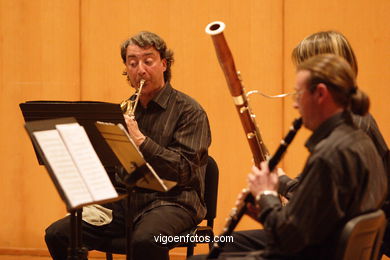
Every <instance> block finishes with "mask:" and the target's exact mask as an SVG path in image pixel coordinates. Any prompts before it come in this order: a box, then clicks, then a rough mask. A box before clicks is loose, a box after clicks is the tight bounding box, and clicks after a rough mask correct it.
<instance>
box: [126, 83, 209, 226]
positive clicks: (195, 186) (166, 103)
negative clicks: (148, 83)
mask: <svg viewBox="0 0 390 260" xmlns="http://www.w3.org/2000/svg"><path fill="white" fill-rule="evenodd" d="M135 119H136V121H137V123H138V127H139V129H140V131H141V132H142V133H143V134H144V135H145V136H146V139H145V141H144V142H143V143H142V144H141V145H140V147H139V148H140V151H141V152H142V154H143V155H144V158H145V160H146V161H147V162H148V163H149V164H150V165H151V166H152V167H153V168H154V169H155V171H156V173H157V174H158V175H159V176H160V177H161V178H164V179H167V180H172V181H176V182H177V183H178V184H177V186H176V187H174V188H173V189H171V190H170V191H168V192H152V191H148V190H144V189H140V188H136V189H135V191H134V194H133V195H132V209H133V214H134V217H135V219H136V218H137V217H139V216H140V215H141V214H142V213H144V212H146V211H148V210H150V209H152V208H156V207H159V206H162V205H176V206H179V207H182V208H184V209H186V210H188V212H189V213H190V214H191V215H192V216H193V218H194V221H196V222H200V221H201V220H202V219H203V217H204V216H205V214H206V209H205V205H204V202H203V193H204V174H205V169H206V163H207V155H208V153H207V150H208V147H209V145H210V142H211V134H210V128H209V122H208V119H207V115H206V113H205V111H204V110H203V109H202V107H201V106H200V105H199V104H198V103H197V102H196V101H195V100H194V99H192V98H191V97H189V96H187V95H185V94H184V93H182V92H180V91H178V90H176V89H173V88H172V87H171V85H170V84H166V85H165V87H164V88H163V89H162V90H161V91H160V92H159V93H158V94H157V95H156V96H155V97H154V98H153V100H151V101H150V102H149V103H148V106H147V108H144V107H142V106H140V105H139V106H137V109H136V112H135Z"/></svg>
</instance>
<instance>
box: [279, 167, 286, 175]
mask: <svg viewBox="0 0 390 260" xmlns="http://www.w3.org/2000/svg"><path fill="white" fill-rule="evenodd" d="M277 173H278V176H279V177H280V176H283V175H286V173H285V172H284V171H283V169H282V168H278V169H277Z"/></svg>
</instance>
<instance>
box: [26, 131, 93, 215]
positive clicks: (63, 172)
mask: <svg viewBox="0 0 390 260" xmlns="http://www.w3.org/2000/svg"><path fill="white" fill-rule="evenodd" d="M33 134H34V136H35V138H36V140H37V141H38V143H39V146H40V147H41V148H42V151H43V153H44V155H45V157H46V159H47V160H48V161H49V164H50V166H51V168H52V170H53V172H54V174H55V176H56V178H57V181H58V182H59V183H60V185H61V187H62V188H63V191H64V193H65V196H66V197H67V198H68V200H69V202H70V204H71V206H72V207H77V206H79V205H81V204H85V203H89V202H92V201H93V200H92V196H91V195H90V193H89V191H88V189H87V187H86V185H85V184H84V181H83V179H82V178H81V176H80V174H79V172H78V170H77V168H76V166H75V164H74V163H73V160H72V158H71V156H70V154H69V152H68V150H67V149H66V147H65V144H64V143H63V141H62V139H61V136H60V135H59V133H58V131H57V130H45V131H37V132H34V133H33Z"/></svg>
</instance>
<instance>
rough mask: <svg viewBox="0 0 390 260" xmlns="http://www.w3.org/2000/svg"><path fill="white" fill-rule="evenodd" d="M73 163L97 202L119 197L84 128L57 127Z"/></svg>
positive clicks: (65, 125) (64, 125)
mask: <svg viewBox="0 0 390 260" xmlns="http://www.w3.org/2000/svg"><path fill="white" fill-rule="evenodd" d="M56 128H57V130H58V132H59V133H60V135H61V137H62V139H63V141H64V143H65V144H66V147H67V149H68V150H69V152H70V155H71V157H72V159H73V161H74V162H75V164H76V167H77V168H78V170H79V172H80V174H81V176H82V178H83V179H84V181H85V183H86V185H87V188H88V190H89V192H90V194H91V195H92V198H93V199H94V200H95V201H98V200H105V199H111V198H115V197H117V196H118V194H117V192H116V190H115V188H114V186H113V185H112V183H111V180H110V178H109V177H108V175H107V172H106V170H105V169H104V167H103V165H102V163H101V162H100V159H99V157H98V156H97V154H96V152H95V150H94V148H93V146H92V144H91V142H90V140H89V138H88V135H87V133H86V132H85V129H84V127H82V126H80V125H79V124H77V123H74V124H61V125H56Z"/></svg>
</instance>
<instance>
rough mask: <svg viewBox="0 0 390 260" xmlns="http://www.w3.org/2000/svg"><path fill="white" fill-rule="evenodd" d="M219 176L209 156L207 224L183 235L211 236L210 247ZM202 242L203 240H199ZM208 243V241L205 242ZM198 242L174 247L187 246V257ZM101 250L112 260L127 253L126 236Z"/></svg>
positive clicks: (205, 194)
mask: <svg viewBox="0 0 390 260" xmlns="http://www.w3.org/2000/svg"><path fill="white" fill-rule="evenodd" d="M218 176H219V170H218V165H217V163H216V162H215V160H214V159H213V158H212V157H211V156H209V157H208V161H207V167H206V173H205V193H204V200H205V204H206V209H207V213H206V216H205V218H204V220H206V226H197V227H194V228H193V229H191V230H189V231H187V232H184V233H183V234H181V235H182V236H187V235H188V234H189V235H190V236H195V235H197V236H198V237H199V236H203V237H205V236H209V237H210V239H211V240H210V242H209V248H211V247H212V239H213V238H214V232H213V227H214V219H215V217H216V212H217V196H218ZM199 243H202V242H199ZM203 243H206V242H203ZM195 246H196V243H191V242H189V243H182V244H176V245H173V246H172V247H187V257H189V256H192V255H193V254H194V247H195ZM99 251H103V252H106V260H112V259H113V258H112V254H113V253H114V254H126V237H120V238H115V239H112V240H111V241H110V243H109V244H108V245H105V249H101V250H99Z"/></svg>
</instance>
